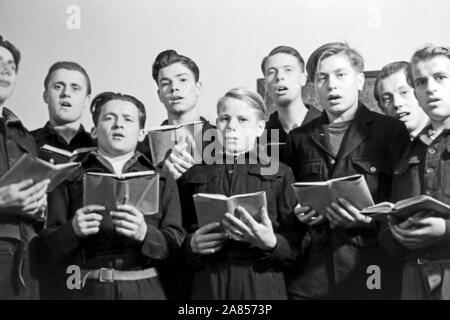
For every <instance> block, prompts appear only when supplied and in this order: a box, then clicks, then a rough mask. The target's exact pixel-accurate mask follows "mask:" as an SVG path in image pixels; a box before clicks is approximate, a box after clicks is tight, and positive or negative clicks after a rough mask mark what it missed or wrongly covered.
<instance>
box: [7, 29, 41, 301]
mask: <svg viewBox="0 0 450 320" xmlns="http://www.w3.org/2000/svg"><path fill="white" fill-rule="evenodd" d="M19 62H20V52H19V50H18V49H17V48H16V47H15V46H14V45H13V44H12V43H11V42H9V41H6V40H4V39H3V37H2V36H0V176H1V175H3V174H4V173H6V172H7V171H8V169H9V168H11V166H12V165H14V163H15V162H16V161H17V160H18V159H19V158H20V157H21V156H22V155H23V154H24V153H31V154H34V155H36V154H37V149H36V145H35V142H34V140H33V137H32V136H31V135H30V133H29V132H28V130H27V129H26V128H25V127H24V126H23V124H22V122H20V120H19V119H18V118H17V116H16V115H15V114H14V113H12V112H11V111H10V110H9V109H7V108H6V107H5V102H6V101H7V100H8V98H9V97H10V96H11V93H12V91H13V89H14V84H15V82H16V78H17V71H18V69H19ZM47 186H48V181H43V182H40V183H36V184H34V181H32V180H31V179H28V180H25V181H22V182H19V183H16V184H12V185H8V186H5V187H2V188H0V300H6V299H8V300H9V299H38V298H39V286H38V281H37V278H36V264H35V255H36V252H35V250H34V249H35V246H34V243H35V239H36V232H37V231H38V230H39V229H40V227H41V226H42V218H44V216H43V213H45V210H44V208H45V207H46V205H47V195H46V191H47Z"/></svg>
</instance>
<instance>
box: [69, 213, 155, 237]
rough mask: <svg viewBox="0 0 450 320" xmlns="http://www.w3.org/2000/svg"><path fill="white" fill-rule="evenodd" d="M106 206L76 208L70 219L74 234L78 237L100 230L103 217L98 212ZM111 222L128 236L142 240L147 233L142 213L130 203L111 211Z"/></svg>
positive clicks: (117, 229) (116, 229) (119, 231)
mask: <svg viewBox="0 0 450 320" xmlns="http://www.w3.org/2000/svg"><path fill="white" fill-rule="evenodd" d="M104 210H106V208H105V207H104V206H99V205H88V206H85V207H83V208H80V209H78V210H77V211H76V212H75V216H74V217H73V219H72V226H73V229H74V231H75V234H76V235H77V237H79V238H85V237H87V236H90V235H94V234H96V233H98V232H99V230H100V223H101V221H102V219H103V217H102V215H101V214H99V213H98V212H101V211H104ZM111 217H112V223H113V226H114V228H115V231H117V232H118V233H119V234H122V235H124V236H126V237H128V238H131V239H133V240H136V241H138V242H142V241H144V239H145V235H146V233H147V224H146V223H145V219H144V215H143V214H142V212H140V211H139V210H138V209H136V208H135V207H133V206H130V205H126V204H123V205H119V206H117V211H111Z"/></svg>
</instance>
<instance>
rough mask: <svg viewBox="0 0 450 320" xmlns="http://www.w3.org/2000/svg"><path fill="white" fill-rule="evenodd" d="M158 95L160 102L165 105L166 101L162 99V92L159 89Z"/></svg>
mask: <svg viewBox="0 0 450 320" xmlns="http://www.w3.org/2000/svg"><path fill="white" fill-rule="evenodd" d="M156 93H157V94H158V98H159V102H161V103H162V104H164V101H163V100H162V98H161V91H160V90H159V89H158V90H156Z"/></svg>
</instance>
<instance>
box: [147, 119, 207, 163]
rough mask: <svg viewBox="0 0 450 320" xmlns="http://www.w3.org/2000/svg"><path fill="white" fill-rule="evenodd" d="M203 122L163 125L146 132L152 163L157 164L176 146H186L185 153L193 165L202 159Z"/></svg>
mask: <svg viewBox="0 0 450 320" xmlns="http://www.w3.org/2000/svg"><path fill="white" fill-rule="evenodd" d="M202 128H203V121H194V122H189V123H183V124H179V125H165V126H159V127H153V128H150V129H149V131H148V137H149V143H150V150H151V155H152V161H153V163H154V164H155V165H156V164H159V163H161V162H162V161H164V160H165V159H166V158H167V156H168V155H169V154H170V152H171V150H172V148H173V147H174V146H175V145H176V144H182V143H185V144H186V151H187V152H188V153H189V154H190V155H191V156H192V157H193V158H194V162H195V163H200V162H201V159H202Z"/></svg>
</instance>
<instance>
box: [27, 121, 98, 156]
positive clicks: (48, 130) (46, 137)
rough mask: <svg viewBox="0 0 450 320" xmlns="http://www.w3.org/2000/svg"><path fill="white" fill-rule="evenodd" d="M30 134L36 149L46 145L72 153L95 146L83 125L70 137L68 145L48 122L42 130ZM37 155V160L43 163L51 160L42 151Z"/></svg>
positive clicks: (47, 154)
mask: <svg viewBox="0 0 450 320" xmlns="http://www.w3.org/2000/svg"><path fill="white" fill-rule="evenodd" d="M31 134H32V135H33V137H34V139H35V140H36V144H37V146H38V148H41V147H42V146H43V145H45V144H48V145H50V146H52V147H56V148H59V149H63V150H67V151H74V150H76V149H79V148H86V147H93V146H95V142H94V141H93V139H92V138H91V135H90V134H89V132H87V131H86V130H85V129H84V127H83V125H80V128H79V129H78V131H77V132H76V133H75V135H74V136H73V137H72V139H71V140H70V142H69V143H67V141H66V140H65V139H64V138H63V137H61V136H60V135H59V134H58V133H57V132H56V131H55V129H54V128H53V126H52V125H51V123H50V122H47V123H46V124H45V126H44V127H42V128H39V129H36V130H33V131H32V132H31ZM38 155H39V158H41V159H43V160H45V161H50V159H51V158H52V157H51V154H49V153H47V152H45V151H44V150H42V149H39V153H38Z"/></svg>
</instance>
